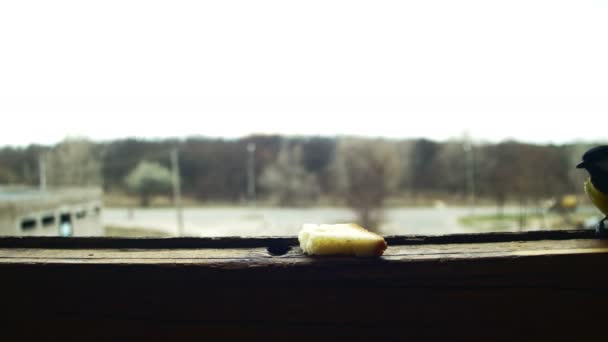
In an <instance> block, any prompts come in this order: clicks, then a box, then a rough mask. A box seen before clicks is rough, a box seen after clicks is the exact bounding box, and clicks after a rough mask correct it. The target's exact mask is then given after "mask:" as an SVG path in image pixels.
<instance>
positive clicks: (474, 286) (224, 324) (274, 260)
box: [0, 239, 608, 341]
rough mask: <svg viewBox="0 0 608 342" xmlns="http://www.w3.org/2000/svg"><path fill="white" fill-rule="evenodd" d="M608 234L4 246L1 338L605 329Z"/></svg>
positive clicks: (505, 335)
mask: <svg viewBox="0 0 608 342" xmlns="http://www.w3.org/2000/svg"><path fill="white" fill-rule="evenodd" d="M607 265H608V241H606V240H596V239H576V240H559V239H558V240H542V241H515V242H500V243H482V244H479V243H459V244H422V245H392V246H390V247H389V249H388V250H387V252H386V254H385V256H383V257H382V258H376V259H357V258H350V257H331V258H318V257H317V258H315V257H309V256H305V255H302V254H301V251H300V250H299V249H298V248H293V249H292V250H290V251H289V252H288V253H286V254H285V255H281V256H273V255H272V254H270V253H269V252H268V251H267V248H266V246H265V245H262V246H260V247H253V248H200V249H194V248H185V249H146V248H135V249H124V248H94V249H81V248H79V249H69V248H57V246H54V248H42V247H41V246H39V247H38V248H33V249H32V248H1V249H0V293H2V294H4V297H3V298H2V301H1V303H2V308H3V310H0V321H2V322H3V323H5V324H7V325H9V328H8V329H0V340H2V341H4V340H6V341H12V340H20V341H22V340H39V339H41V338H44V339H51V340H70V339H74V340H82V339H83V336H84V339H85V340H87V341H95V340H113V339H116V337H117V336H120V337H123V338H124V337H126V338H135V339H146V340H151V341H154V340H178V339H185V338H188V339H196V340H224V339H237V338H238V339H243V338H247V339H252V338H256V337H257V339H260V338H264V339H270V340H274V339H289V340H290V341H299V340H302V341H304V340H306V341H310V340H314V341H318V340H332V341H335V340H336V339H344V338H347V339H349V340H367V341H369V340H370V339H385V340H404V339H405V340H410V339H411V340H421V339H422V340H442V341H445V340H446V339H450V340H461V339H465V338H467V339H476V340H481V339H483V340H484V341H487V340H491V341H495V340H500V339H503V340H535V341H539V340H551V341H562V340H567V341H587V340H603V339H605V328H604V326H605V325H604V323H605V308H606V307H608V272H605V269H606V267H607Z"/></svg>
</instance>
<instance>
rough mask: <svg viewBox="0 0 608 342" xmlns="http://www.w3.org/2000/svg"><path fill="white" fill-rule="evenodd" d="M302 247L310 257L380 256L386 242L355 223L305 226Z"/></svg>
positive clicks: (301, 232) (301, 237)
mask: <svg viewBox="0 0 608 342" xmlns="http://www.w3.org/2000/svg"><path fill="white" fill-rule="evenodd" d="M298 240H299V241H300V247H301V248H302V250H303V251H304V252H305V253H306V254H309V255H354V256H361V257H371V256H380V255H382V253H384V251H385V250H386V241H384V238H383V237H382V236H380V235H378V234H374V233H372V232H370V231H367V230H366V229H364V228H362V227H361V226H359V225H357V224H354V223H344V224H321V225H317V224H305V225H303V226H302V230H300V233H299V234H298Z"/></svg>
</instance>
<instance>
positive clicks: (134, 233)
mask: <svg viewBox="0 0 608 342" xmlns="http://www.w3.org/2000/svg"><path fill="white" fill-rule="evenodd" d="M104 230H105V236H112V237H129V238H132V237H169V236H171V235H170V234H169V233H166V232H163V231H160V230H155V229H144V228H130V227H120V226H105V227H104Z"/></svg>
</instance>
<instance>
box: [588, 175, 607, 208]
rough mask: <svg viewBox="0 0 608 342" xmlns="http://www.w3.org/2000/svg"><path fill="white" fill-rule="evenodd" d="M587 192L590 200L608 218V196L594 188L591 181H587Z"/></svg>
mask: <svg viewBox="0 0 608 342" xmlns="http://www.w3.org/2000/svg"><path fill="white" fill-rule="evenodd" d="M585 192H586V193H587V196H589V199H590V200H591V202H592V203H593V205H595V206H596V207H597V208H598V209H599V210H600V211H601V212H602V213H604V215H607V216H608V195H606V194H604V193H602V192H600V191H599V190H598V189H596V188H595V186H593V183H591V179H587V180H586V181H585Z"/></svg>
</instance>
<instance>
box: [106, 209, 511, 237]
mask: <svg viewBox="0 0 608 342" xmlns="http://www.w3.org/2000/svg"><path fill="white" fill-rule="evenodd" d="M508 211H509V210H508ZM494 212H495V208H493V207H485V208H476V209H475V211H474V213H475V214H492V213H494ZM469 214H471V210H470V209H469V208H463V207H440V208H398V209H387V210H385V212H384V223H383V224H382V225H381V226H380V227H379V229H378V230H377V231H378V232H379V233H381V234H383V235H402V234H408V235H410V234H424V235H439V234H454V233H471V232H472V231H470V229H469V230H467V228H466V227H463V226H462V225H460V224H459V223H458V218H459V217H461V216H465V215H469ZM183 215H184V231H185V234H184V235H186V236H207V237H212V236H293V235H296V234H297V232H298V231H299V230H300V228H301V226H302V224H303V223H340V222H354V221H355V215H354V213H353V212H352V211H351V210H350V209H347V208H308V209H302V208H297V209H296V208H293V209H292V208H247V207H229V208H187V209H184V214H183ZM103 221H104V224H105V225H115V226H122V227H133V228H148V229H156V230H161V231H164V232H167V233H169V234H172V235H177V223H176V222H177V219H176V213H175V210H173V209H170V208H167V209H135V210H133V215H132V217H129V213H128V210H127V209H125V208H106V209H105V210H104V212H103Z"/></svg>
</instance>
